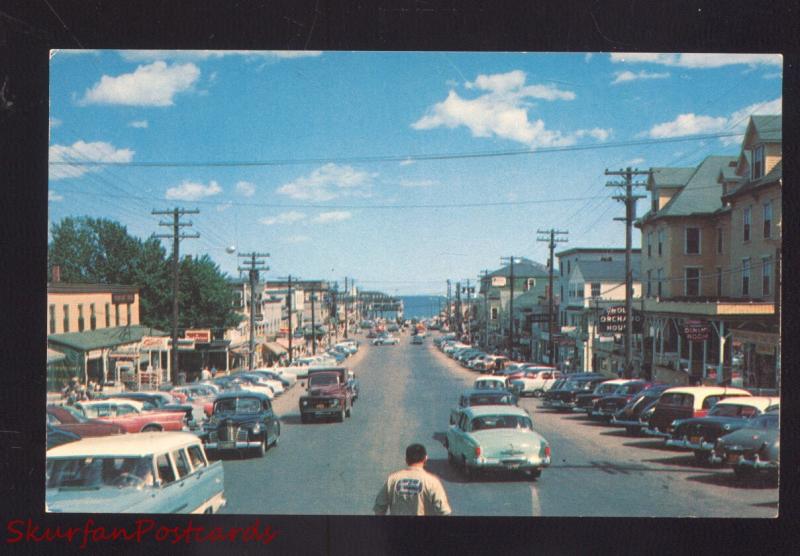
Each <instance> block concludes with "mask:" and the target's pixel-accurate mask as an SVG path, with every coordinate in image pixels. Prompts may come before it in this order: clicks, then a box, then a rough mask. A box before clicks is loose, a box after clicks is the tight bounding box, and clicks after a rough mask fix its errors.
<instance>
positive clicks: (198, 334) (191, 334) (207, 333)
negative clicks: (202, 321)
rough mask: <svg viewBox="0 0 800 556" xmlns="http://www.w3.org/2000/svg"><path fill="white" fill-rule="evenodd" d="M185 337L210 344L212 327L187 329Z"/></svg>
mask: <svg viewBox="0 0 800 556" xmlns="http://www.w3.org/2000/svg"><path fill="white" fill-rule="evenodd" d="M183 337H184V339H186V340H194V341H195V342H197V343H199V344H210V343H211V329H210V328H202V329H197V330H187V331H186V332H185V333H184V335H183Z"/></svg>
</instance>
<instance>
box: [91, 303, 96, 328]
mask: <svg viewBox="0 0 800 556" xmlns="http://www.w3.org/2000/svg"><path fill="white" fill-rule="evenodd" d="M89 313H90V314H89V328H91V329H92V330H96V329H97V314H96V313H95V310H94V303H91V304H90V305H89Z"/></svg>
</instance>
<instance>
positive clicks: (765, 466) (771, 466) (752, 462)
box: [736, 454, 780, 471]
mask: <svg viewBox="0 0 800 556" xmlns="http://www.w3.org/2000/svg"><path fill="white" fill-rule="evenodd" d="M736 465H737V466H738V467H749V468H751V469H756V470H776V471H777V470H778V468H779V467H780V464H779V463H777V462H774V461H763V460H761V459H759V457H758V454H756V459H745V458H739V463H737V464H736Z"/></svg>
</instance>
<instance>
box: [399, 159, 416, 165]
mask: <svg viewBox="0 0 800 556" xmlns="http://www.w3.org/2000/svg"><path fill="white" fill-rule="evenodd" d="M414 162H416V161H415V160H414V159H413V158H406V159H405V160H401V161H400V166H409V165H411V164H414Z"/></svg>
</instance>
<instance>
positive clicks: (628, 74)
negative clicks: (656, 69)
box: [611, 70, 669, 85]
mask: <svg viewBox="0 0 800 556" xmlns="http://www.w3.org/2000/svg"><path fill="white" fill-rule="evenodd" d="M614 76H615V78H614V81H612V82H611V84H612V85H619V84H620V83H628V82H630V81H639V80H641V79H666V78H667V77H669V73H667V72H664V73H648V72H646V71H644V70H642V71H640V72H639V73H633V72H632V71H627V70H626V71H617V72H614Z"/></svg>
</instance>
